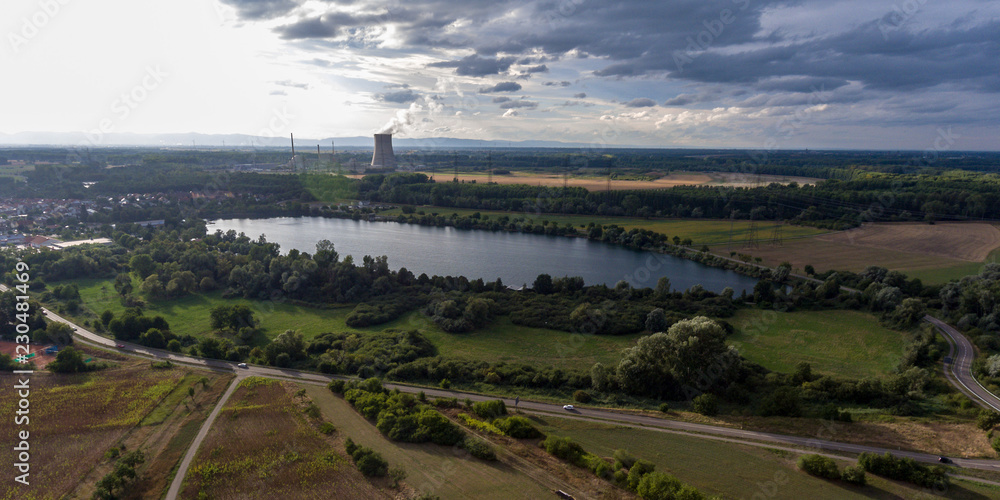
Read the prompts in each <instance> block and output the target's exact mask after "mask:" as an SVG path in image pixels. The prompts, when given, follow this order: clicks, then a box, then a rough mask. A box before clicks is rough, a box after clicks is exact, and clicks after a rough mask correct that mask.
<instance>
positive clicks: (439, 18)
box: [224, 0, 1000, 120]
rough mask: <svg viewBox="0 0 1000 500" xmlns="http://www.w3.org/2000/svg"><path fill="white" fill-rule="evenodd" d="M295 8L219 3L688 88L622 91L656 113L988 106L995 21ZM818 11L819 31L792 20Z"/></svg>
mask: <svg viewBox="0 0 1000 500" xmlns="http://www.w3.org/2000/svg"><path fill="white" fill-rule="evenodd" d="M300 1H301V0H224V2H226V3H227V4H229V5H233V6H235V7H236V8H237V10H238V12H239V13H240V15H241V16H242V17H244V18H246V19H250V20H257V19H269V18H275V17H282V18H283V19H285V21H284V23H281V24H280V25H279V26H278V27H276V28H274V30H275V32H276V33H277V34H278V35H280V36H281V37H282V38H284V39H288V40H306V41H307V40H320V41H322V42H323V44H330V45H331V46H332V45H334V44H339V46H340V47H348V48H351V49H352V50H353V49H355V48H357V49H358V50H368V49H372V50H378V49H382V47H380V45H379V44H381V43H383V42H382V40H381V39H380V38H378V37H377V36H369V35H370V33H373V32H377V31H378V30H376V29H375V28H388V27H391V31H390V33H391V34H392V38H393V42H394V44H393V45H392V46H391V48H385V50H384V51H382V52H376V53H374V55H376V56H377V55H384V56H385V57H398V56H405V55H418V56H423V57H425V58H428V59H430V60H432V61H434V60H437V61H438V62H433V63H430V64H429V65H428V66H430V67H435V68H452V69H453V70H454V73H455V74H457V75H459V76H466V77H489V76H492V75H505V78H506V79H522V78H528V77H530V75H532V74H535V73H546V72H550V73H557V74H559V76H560V77H562V78H567V79H568V80H563V81H546V82H541V83H542V85H544V86H546V87H567V86H570V85H572V83H571V82H570V81H569V80H573V81H580V80H578V79H577V78H578V77H577V76H574V72H575V73H576V74H578V75H579V78H580V79H586V78H588V77H590V76H594V77H597V78H598V79H605V80H613V81H614V82H609V83H608V85H616V86H620V87H617V88H619V89H627V87H625V86H627V85H629V83H628V82H633V81H656V80H662V81H667V82H670V83H673V84H678V86H680V87H689V88H697V89H698V90H696V91H689V92H691V93H682V94H680V95H674V93H675V92H676V88H677V87H676V86H675V87H670V88H671V90H668V91H665V94H661V95H655V94H654V91H652V90H651V87H649V86H647V85H642V87H641V88H637V89H635V90H634V91H632V92H628V93H626V94H625V95H628V94H629V93H630V94H632V95H636V94H638V95H643V94H645V95H650V96H652V97H654V98H656V100H657V101H659V102H662V103H663V105H664V106H688V105H707V106H720V105H725V106H728V105H734V104H736V101H741V102H740V104H741V105H746V106H761V107H764V106H790V105H795V104H793V103H797V102H807V101H804V99H805V97H803V96H807V95H809V94H815V93H817V92H821V93H823V94H824V96H825V99H829V100H828V101H825V102H831V103H837V102H844V103H851V102H861V101H875V102H877V101H880V100H883V99H885V98H886V95H887V93H892V92H909V93H910V94H909V97H908V98H909V99H911V100H912V101H913V102H919V103H924V102H926V103H927V105H928V106H930V107H932V108H934V109H938V108H943V107H944V106H932V105H931V104H930V102H932V101H934V99H933V96H934V95H935V93H937V92H940V91H947V92H958V93H960V94H961V97H957V99H961V98H962V97H964V98H965V99H966V100H982V99H986V100H994V99H995V94H996V93H1000V75H998V72H997V62H996V61H998V60H1000V37H998V36H997V35H996V34H997V33H1000V19H997V15H996V9H992V10H991V9H990V8H989V5H988V3H987V2H984V1H981V0H952V2H949V3H948V11H949V12H951V13H952V17H951V18H950V19H954V20H953V21H952V20H944V19H942V20H940V21H937V20H936V19H937V18H936V17H935V16H936V15H938V14H939V13H940V12H938V11H933V12H932V11H931V7H930V6H929V5H928V6H927V7H926V10H927V11H926V12H925V11H923V10H921V11H920V12H918V13H917V14H916V16H915V17H914V19H913V20H909V19H907V18H899V17H898V13H897V12H895V11H894V10H893V5H892V4H886V5H885V11H884V13H883V14H879V13H877V11H876V12H875V13H873V14H871V15H870V16H869V17H867V18H866V17H864V16H865V14H863V13H862V14H858V12H857V9H856V8H855V6H854V5H853V4H851V3H850V2H845V1H842V0H832V1H827V2H819V1H818V0H671V1H669V2H649V1H647V0H537V1H522V0H499V1H487V0H467V1H462V2H459V1H457V0H411V1H408V2H405V3H398V2H394V1H393V2H386V1H385V0H377V1H376V0H356V1H353V2H349V3H351V7H350V9H351V10H350V12H347V11H346V9H344V8H343V2H338V3H337V4H334V3H332V2H331V3H328V5H329V8H328V10H327V12H325V13H323V14H322V15H316V13H313V14H311V15H310V16H309V17H298V18H296V17H295V16H297V15H298V16H302V14H300V13H298V12H296V11H297V6H298V4H299V2H300ZM917 3H919V4H920V5H921V6H923V5H924V2H917ZM896 4H899V2H896ZM310 5H312V4H310ZM813 6H815V8H814V7H813ZM820 8H822V9H823V10H822V12H823V16H824V19H823V21H824V23H825V24H819V23H816V26H822V27H821V28H815V29H810V28H809V27H808V26H801V27H800V26H799V25H798V24H797V21H798V20H800V19H801V18H802V17H801V16H803V15H804V14H809V13H811V12H819V9H820ZM934 8H935V9H938V10H941V5H935V6H934ZM922 9H923V7H922ZM765 13H766V21H762V19H765ZM804 24H809V21H806V22H805V23H804ZM800 28H801V29H800ZM383 32H384V31H383ZM359 40H361V41H362V43H357V42H358V41H359ZM318 45H321V44H315V45H313V47H315V46H318ZM399 46H402V47H405V49H398V48H397V47H399ZM446 50H447V54H448V55H447V56H443V55H442V54H443V53H445V51H446ZM370 54H372V53H367V54H366V55H370ZM456 54H457V55H456ZM442 59H447V60H442ZM581 60H584V62H578V61H581ZM514 65H516V66H514ZM512 66H513V68H514V69H513V70H512ZM583 68H586V69H583ZM619 82H625V83H619ZM511 83H513V82H511ZM706 88H712V89H713V90H712V91H708V90H706ZM494 91H496V90H494ZM621 91H624V92H627V90H621ZM603 95H607V92H606V91H604V92H603V93H602V96H603ZM671 95H673V97H670V96H671ZM925 98H926V99H925ZM520 102H526V101H508V102H504V103H499V104H505V105H509V106H511V107H508V108H505V109H514V107H521V106H524V105H522V104H516V103H520ZM624 105H625V106H628V107H652V106H656V105H657V102H652V103H650V102H647V101H645V100H634V101H630V102H628V103H625V104H624ZM914 106H915V107H914V108H912V109H911V108H907V107H905V106H898V107H893V108H891V109H892V110H894V111H895V112H898V113H900V114H902V113H912V114H913V116H917V115H919V114H921V112H920V111H919V110H920V109H921V106H920V104H915V105H914ZM949 109H951V110H952V111H954V112H956V113H965V112H966V111H965V109H967V108H966V107H963V106H959V107H957V108H949ZM923 114H925V115H926V114H929V113H923ZM859 120H860V118H859Z"/></svg>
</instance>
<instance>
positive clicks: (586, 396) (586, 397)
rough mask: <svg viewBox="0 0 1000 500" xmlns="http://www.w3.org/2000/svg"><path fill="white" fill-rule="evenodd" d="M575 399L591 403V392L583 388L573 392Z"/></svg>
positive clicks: (578, 401)
mask: <svg viewBox="0 0 1000 500" xmlns="http://www.w3.org/2000/svg"><path fill="white" fill-rule="evenodd" d="M573 401H576V402H577V403H589V402H590V393H589V392H587V391H584V390H582V389H581V390H578V391H576V392H574V393H573Z"/></svg>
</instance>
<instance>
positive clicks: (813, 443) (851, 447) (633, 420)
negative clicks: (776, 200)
mask: <svg viewBox="0 0 1000 500" xmlns="http://www.w3.org/2000/svg"><path fill="white" fill-rule="evenodd" d="M3 288H6V287H3V286H2V285H0V289H3ZM43 312H44V314H45V316H46V318H48V319H49V320H51V321H59V322H62V323H67V324H69V325H70V326H71V327H73V328H74V333H76V334H77V335H78V336H79V337H82V338H83V339H84V340H85V341H87V343H91V344H95V345H99V346H103V347H110V348H114V347H115V344H116V343H115V341H113V340H111V339H108V338H105V337H102V336H100V335H97V334H95V333H93V332H90V331H87V330H85V329H83V328H81V327H79V326H78V325H75V324H73V323H72V322H70V321H68V320H66V319H64V318H62V317H60V316H59V315H57V314H55V313H52V312H51V311H48V310H45V309H43ZM928 321H930V322H932V323H934V324H935V326H938V327H939V328H941V327H942V326H941V325H943V326H944V327H948V325H947V324H945V323H941V322H939V321H938V320H935V319H934V318H930V319H928ZM948 328H950V327H948ZM952 332H954V329H952ZM954 333H955V334H958V332H954ZM947 334H948V335H949V336H950V335H951V334H952V333H951V332H947ZM958 339H964V337H963V336H962V335H961V334H958V335H957V337H956V340H958ZM965 345H966V346H967V347H966V348H965V350H964V351H963V347H962V344H959V346H960V347H959V352H960V353H961V352H966V353H967V354H968V349H971V344H968V340H965ZM124 350H125V351H127V352H128V353H129V354H134V355H140V356H144V357H150V358H157V359H169V360H170V361H171V362H176V363H182V364H187V365H193V366H198V367H203V368H209V369H213V370H219V371H227V372H236V373H237V374H238V376H240V377H242V376H250V375H256V376H261V377H271V378H282V379H290V380H296V381H305V382H312V383H324V384H325V383H328V382H329V381H330V380H332V379H334V378H338V379H344V380H349V379H351V378H350V377H342V376H329V375H322V374H319V373H313V372H303V371H298V370H287V369H280V368H272V367H263V366H248V368H238V367H237V366H236V363H232V362H228V361H219V360H209V359H203V358H198V357H194V356H188V355H183V354H178V353H173V352H169V351H164V350H162V349H152V348H149V347H145V346H140V345H135V344H128V343H125V348H124ZM969 368H970V364H968V363H966V364H965V365H964V369H965V372H964V373H961V374H962V375H968V377H969V378H971V372H969V371H968V370H969ZM959 369H960V371H961V370H962V369H963V365H959ZM963 379H964V378H963ZM963 379H959V380H963ZM972 381H973V382H974V381H975V379H974V378H973V379H972ZM973 385H974V386H977V387H979V388H980V390H981V392H985V393H986V394H985V395H984V396H986V395H988V396H990V397H992V399H993V400H994V401H995V400H996V399H997V398H996V396H993V395H992V394H990V393H989V391H986V390H985V389H982V388H981V386H978V383H975V382H974V384H973ZM385 386H386V387H387V388H389V389H396V388H398V389H399V390H400V391H403V392H409V393H418V392H421V391H423V392H424V393H425V394H426V395H428V396H431V397H448V398H451V397H455V398H459V399H465V398H468V399H471V400H473V401H486V400H491V399H497V398H496V397H492V396H483V395H480V394H473V393H465V392H459V391H451V390H442V389H433V388H426V387H413V386H408V385H401V384H385ZM970 391H971V389H970ZM973 394H977V395H978V394H980V392H973ZM502 399H503V400H504V402H505V403H506V404H507V405H508V406H511V407H513V406H515V405H514V400H513V399H507V398H502ZM997 403H998V406H1000V401H998V402H997ZM516 407H517V408H518V409H520V410H524V411H527V412H532V413H545V414H559V415H561V416H566V417H570V418H578V419H587V420H594V421H602V422H606V423H609V424H614V423H618V424H623V425H628V426H639V427H652V428H656V429H663V430H670V431H675V432H684V433H687V434H689V435H695V436H698V435H705V437H709V436H713V437H716V438H720V437H721V438H727V439H736V440H741V441H756V442H765V443H774V444H780V445H788V446H792V447H796V448H806V449H812V450H824V451H829V452H839V453H850V454H857V453H862V452H873V453H879V454H881V453H885V452H890V453H892V454H894V455H896V456H900V457H909V458H912V459H914V460H918V461H921V462H930V463H937V462H938V455H933V454H928V453H919V452H912V451H901V450H891V449H887V448H880V447H875V446H865V445H857V444H849V443H842V442H838V441H830V440H828V439H819V438H808V437H800V436H789V435H784V434H775V433H770V432H760V431H748V430H742V429H735V428H729V427H717V426H712V425H705V424H696V423H690V422H679V421H674V420H666V419H663V418H658V417H652V416H646V415H635V414H629V413H619V412H614V411H609V410H602V409H596V408H577V409H575V410H572V411H566V410H563V408H562V406H561V405H558V404H549V403H540V402H535V401H520V403H519V404H517V405H516ZM818 434H819V435H822V436H824V437H836V434H837V427H836V426H835V425H834V426H830V427H827V428H826V429H825V430H824V431H823V432H821V433H818ZM953 461H954V465H956V466H959V467H966V468H971V469H981V470H991V471H1000V461H996V460H987V459H963V458H953ZM179 474H180V472H178V475H179ZM182 477H183V476H182Z"/></svg>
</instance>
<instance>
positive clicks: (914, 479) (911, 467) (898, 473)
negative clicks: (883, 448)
mask: <svg viewBox="0 0 1000 500" xmlns="http://www.w3.org/2000/svg"><path fill="white" fill-rule="evenodd" d="M858 465H860V466H861V467H862V468H863V469H864V470H865V471H866V472H871V473H872V474H875V475H878V476H883V477H887V478H889V479H896V480H899V481H907V482H910V483H913V484H915V485H917V486H923V487H925V488H937V487H941V486H947V485H948V484H949V479H948V476H947V474H946V471H945V469H944V468H943V467H927V466H925V465H921V464H919V463H917V462H916V461H915V460H913V459H912V458H898V457H896V456H894V455H893V454H891V453H889V452H886V453H885V454H884V455H878V454H875V453H862V454H861V455H858Z"/></svg>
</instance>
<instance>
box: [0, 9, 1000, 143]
mask: <svg viewBox="0 0 1000 500" xmlns="http://www.w3.org/2000/svg"><path fill="white" fill-rule="evenodd" d="M0 34H2V35H3V40H0V68H2V75H0V92H2V95H3V99H0V133H7V134H11V133H17V132H29V131H30V132H37V131H49V132H87V133H89V134H92V135H93V136H94V137H99V136H101V135H104V134H108V133H112V132H114V133H122V132H124V133H139V134H143V133H186V132H199V133H206V134H230V133H242V134H251V135H261V136H270V137H279V136H287V135H288V133H290V132H294V133H295V134H296V136H301V137H311V138H322V137H337V136H358V135H368V134H372V133H376V132H385V131H388V132H392V133H395V134H396V135H397V136H399V137H410V138H428V137H455V138H467V139H485V140H498V141H517V140H529V139H544V140H553V141H567V142H582V143H587V144H591V145H592V146H593V147H598V148H599V147H602V146H615V145H636V146H650V147H721V148H751V149H800V148H812V149H823V148H847V149H884V150H926V149H938V150H944V149H951V150H1000V134H998V130H1000V127H998V125H1000V2H996V1H991V0H948V1H944V0H892V1H890V0H823V1H819V0H787V1H764V0H671V1H649V0H546V1H531V2H529V1H503V0H490V1H482V0H462V1H457V0H409V1H402V0H348V1H342V2H330V1H320V0H171V1H169V2H167V1H158V2H148V1H141V2H140V1H135V0H92V1H90V2H83V1H81V0H5V1H4V3H3V6H0Z"/></svg>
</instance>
